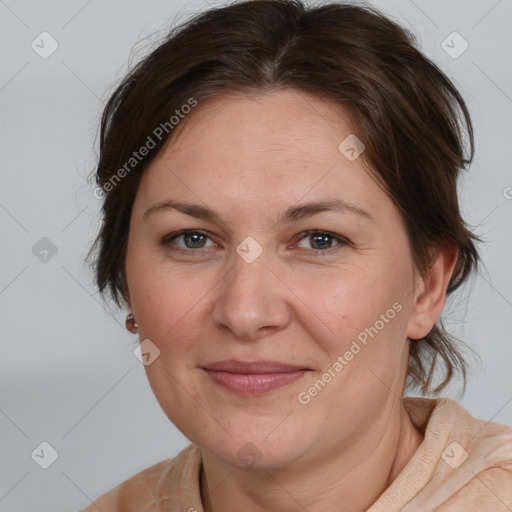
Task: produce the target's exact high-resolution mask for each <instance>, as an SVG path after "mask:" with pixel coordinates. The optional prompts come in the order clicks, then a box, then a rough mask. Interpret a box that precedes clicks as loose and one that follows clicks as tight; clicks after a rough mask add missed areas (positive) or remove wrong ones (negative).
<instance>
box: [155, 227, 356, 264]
mask: <svg viewBox="0 0 512 512" xmlns="http://www.w3.org/2000/svg"><path fill="white" fill-rule="evenodd" d="M188 234H198V235H202V236H205V237H207V238H210V237H209V236H208V234H207V233H205V232H204V231H201V230H197V229H184V230H182V231H178V232H176V233H171V234H169V235H166V236H165V237H164V238H162V240H161V242H160V243H161V245H163V246H166V247H168V246H170V245H171V242H172V241H173V240H175V239H176V238H179V237H180V236H183V235H188ZM311 235H327V236H329V237H331V238H332V239H334V240H336V241H337V242H338V243H337V244H336V245H335V246H334V247H329V248H327V249H312V251H313V252H314V254H315V257H316V256H324V255H327V254H333V253H335V252H338V250H340V249H341V248H342V247H344V246H352V242H350V240H348V239H347V238H345V237H342V236H340V235H335V234H334V233H330V232H329V231H320V230H315V229H312V230H308V231H304V232H302V233H300V234H299V235H297V236H298V239H297V241H298V242H300V241H301V240H303V239H304V238H307V237H308V236H311ZM210 239H211V238H210ZM212 241H213V240H212ZM208 249H209V248H208V247H206V248H204V247H199V248H197V249H192V248H187V249H183V248H172V249H171V250H172V251H175V252H179V253H182V254H184V253H190V252H191V251H193V252H196V253H199V254H201V253H203V252H208Z"/></svg>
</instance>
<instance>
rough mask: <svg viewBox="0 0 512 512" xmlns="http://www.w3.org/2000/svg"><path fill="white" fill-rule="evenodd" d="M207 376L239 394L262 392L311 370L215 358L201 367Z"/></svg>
mask: <svg viewBox="0 0 512 512" xmlns="http://www.w3.org/2000/svg"><path fill="white" fill-rule="evenodd" d="M203 369H204V370H205V372H206V373H207V375H208V376H209V377H210V379H211V380H212V381H213V382H214V383H215V384H217V385H219V386H220V387H222V388H223V389H225V390H228V391H231V392H232V393H236V394H238V395H262V394H265V393H268V392H269V391H272V390H275V389H277V388H280V387H282V386H286V385H287V384H291V383H292V382H294V381H296V380H298V379H300V378H302V377H304V375H307V374H308V373H309V372H310V371H311V370H310V369H309V368H304V367H302V366H297V365H292V364H286V363H281V362H279V361H268V360H259V361H250V362H245V361H236V360H233V359H230V360H225V361H217V362H215V363H209V364H207V365H205V366H203Z"/></svg>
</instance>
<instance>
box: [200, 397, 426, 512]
mask: <svg viewBox="0 0 512 512" xmlns="http://www.w3.org/2000/svg"><path fill="white" fill-rule="evenodd" d="M396 403H397V404H398V401H397V402H396ZM422 441H423V435H422V434H421V433H420V432H419V431H418V430H417V429H416V427H415V426H414V425H413V424H412V422H411V420H410V417H409V415H408V414H407V412H406V411H405V409H404V408H403V406H402V405H401V402H400V404H399V405H398V406H396V407H395V409H394V410H393V411H392V413H391V416H389V415H388V416H387V417H386V418H382V421H380V422H376V424H375V426H374V428H371V429H369V430H368V431H366V432H365V434H364V435H362V436H360V437H359V438H358V439H357V440H355V442H354V443H349V444H348V446H344V447H343V448H342V449H340V450H339V451H336V450H331V452H330V453H329V456H328V457H324V458H322V459H321V460H319V459H318V458H317V459H314V458H312V459H311V460H308V461H303V462H301V463H297V464H296V465H293V466H286V467H281V468H276V469H273V470H271V471H266V470H255V469H252V470H248V469H240V468H236V467H233V466H231V465H227V464H225V463H223V462H222V461H219V459H217V458H216V457H214V456H213V455H212V454H210V453H209V452H207V451H205V450H202V456H203V457H202V458H203V463H202V469H201V478H200V480H201V496H202V501H203V508H204V512H235V511H239V510H244V512H263V511H268V510H272V511H273V512H292V511H296V510H301V509H302V510H308V512H319V511H324V510H343V511H344V512H360V511H362V510H366V509H368V508H369V507H370V506H371V505H372V504H373V503H374V502H375V501H376V500H377V499H378V498H379V496H380V495H381V494H382V493H383V492H384V491H385V490H386V489H387V487H389V485H391V483H392V482H393V481H394V480H395V479H396V477H397V476H398V475H399V474H400V472H401V471H402V470H403V468H404V467H405V465H406V464H407V463H408V462H409V460H410V459H411V457H412V456H413V454H414V453H415V452H416V450H417V449H418V447H419V445H420V444H421V443H422Z"/></svg>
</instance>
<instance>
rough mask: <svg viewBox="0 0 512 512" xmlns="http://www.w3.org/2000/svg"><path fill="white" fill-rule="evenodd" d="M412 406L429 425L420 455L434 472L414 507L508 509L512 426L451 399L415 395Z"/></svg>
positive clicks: (511, 483)
mask: <svg viewBox="0 0 512 512" xmlns="http://www.w3.org/2000/svg"><path fill="white" fill-rule="evenodd" d="M434 404H435V406H434V407H432V406H433V405H434ZM408 405H409V406H411V407H410V408H411V409H413V410H414V413H415V414H416V417H415V419H416V420H419V421H418V423H419V424H422V426H425V427H426V433H425V439H426V443H425V446H424V447H423V450H422V455H423V459H424V460H425V461H429V464H425V467H428V468H429V469H430V472H431V475H430V477H429V478H428V482H425V486H424V487H423V489H421V492H420V493H419V494H418V495H417V496H416V498H415V499H414V500H413V501H412V502H411V503H410V504H409V505H410V506H411V507H412V508H411V510H413V509H414V506H419V505H421V506H424V507H426V508H425V510H426V509H428V510H439V511H440V512H441V511H442V512H448V511H459V510H465V511H466V512H470V511H477V510H478V511H479V510H507V508H506V507H508V506H511V505H512V427H510V426H507V425H502V424H499V423H494V422H492V421H486V420H482V419H478V418H475V417H473V416H472V415H471V414H470V413H469V412H468V411H467V410H466V409H465V408H464V407H462V406H461V405H460V404H458V403H457V402H456V401H454V400H452V399H450V398H441V399H437V400H435V401H432V402H431V401H429V400H427V399H419V400H414V399H413V400H412V401H409V404H408ZM413 421H414V420H413ZM425 423H426V425H425ZM427 447H428V450H427V449H426V448H427ZM420 449H421V447H420ZM421 506H420V507H419V508H420V509H421ZM428 507H431V508H428ZM406 510H409V509H407V508H406ZM422 510H423V509H422Z"/></svg>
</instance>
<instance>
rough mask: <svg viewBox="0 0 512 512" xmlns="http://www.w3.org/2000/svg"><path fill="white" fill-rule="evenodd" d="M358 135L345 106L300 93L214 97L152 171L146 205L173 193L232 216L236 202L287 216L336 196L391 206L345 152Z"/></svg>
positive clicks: (143, 187) (144, 189)
mask: <svg viewBox="0 0 512 512" xmlns="http://www.w3.org/2000/svg"><path fill="white" fill-rule="evenodd" d="M353 131H354V130H353V127H352V124H351V121H350V118H349V117H348V115H347V113H345V112H344V111H343V110H342V109H340V108H339V107H338V106H335V105H334V104H333V103H332V102H328V101H325V100H321V99H319V98H317V97H314V96H311V95H308V94H306V93H303V92H299V91H295V90H282V91H276V92H272V93H262V94H257V95H251V96H248V95H242V94H229V95H223V96H218V97H214V98H211V99H209V100H207V101H205V102H204V103H200V104H199V105H198V106H197V107H195V109H194V110H193V112H192V113H191V114H189V117H188V118H186V119H185V122H184V124H183V125H182V126H181V127H179V130H178V131H177V132H176V133H174V134H173V137H172V138H171V139H170V140H169V141H168V144H167V145H166V146H165V147H164V149H163V150H162V151H160V153H159V154H158V155H157V156H156V157H155V159H154V160H153V161H152V162H151V164H150V165H149V166H148V168H147V169H146V171H145V173H144V175H143V177H142V180H141V183H140V186H139V192H140V196H141V197H140V198H139V199H140V201H142V202H143V203H145V204H147V203H148V202H156V201H158V200H163V199H165V197H164V196H165V195H166V194H172V196H173V197H178V198H181V199H191V198H192V197H193V198H194V200H197V199H199V200H203V201H204V202H206V203H210V204H211V203H212V202H215V206H216V207H217V206H219V207H221V208H224V209H226V208H228V207H229V206H230V205H231V204H232V201H233V200H234V199H236V200H237V202H236V204H235V203H233V207H235V206H237V207H238V206H239V204H240V203H244V204H245V205H246V206H247V207H248V208H256V207H258V205H259V207H260V208H267V207H268V206H272V207H274V206H275V207H276V208H281V209H284V208H285V207H287V206H289V205H290V204H292V203H296V202H298V201H300V200H301V198H304V199H307V200H319V199H324V198H325V197H326V196H329V197H333V196H334V197H339V198H341V199H344V200H346V201H348V202H352V203H354V202H362V203H372V204H373V205H375V206H376V207H378V206H379V205H380V206H384V205H383V204H381V203H382V202H383V201H384V202H385V201H386V199H387V198H386V197H382V193H381V192H380V190H379V187H377V186H376V184H375V182H374V181H373V179H372V178H371V177H370V175H369V174H368V172H367V170H366V167H365V165H364V163H363V161H362V158H358V159H356V160H354V161H351V160H349V159H347V157H346V156H345V155H344V154H343V153H342V152H341V151H340V149H339V145H340V143H341V142H342V141H343V140H345V139H346V138H347V137H348V136H350V135H351V134H353ZM379 194H380V195H379ZM194 196H195V197H194ZM140 201H139V202H140ZM253 211H254V210H253Z"/></svg>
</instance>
